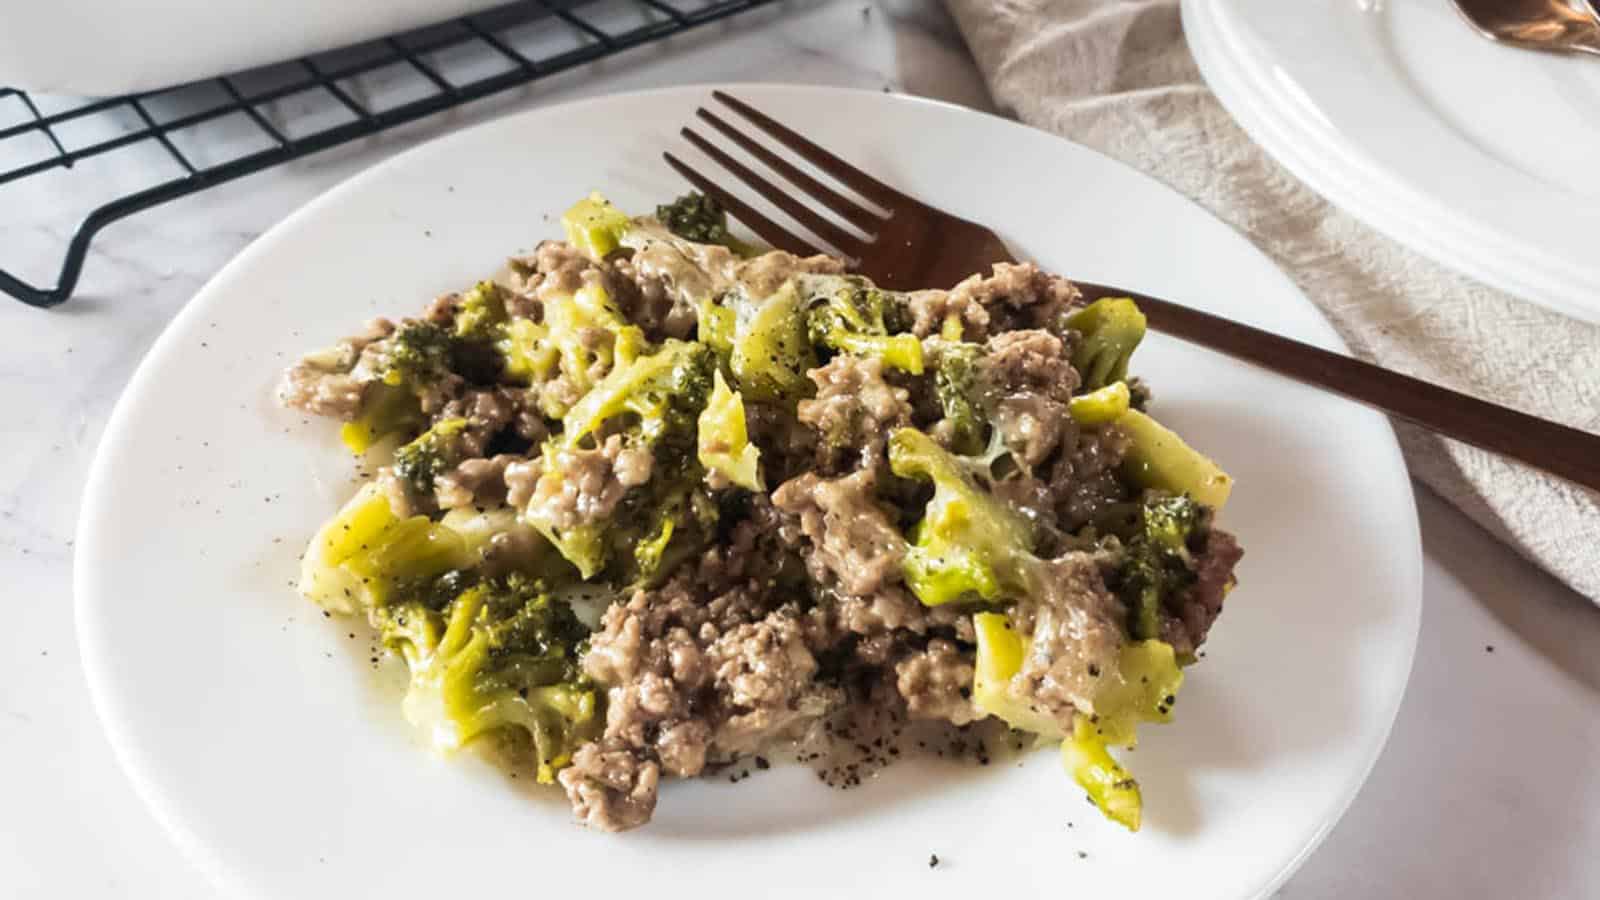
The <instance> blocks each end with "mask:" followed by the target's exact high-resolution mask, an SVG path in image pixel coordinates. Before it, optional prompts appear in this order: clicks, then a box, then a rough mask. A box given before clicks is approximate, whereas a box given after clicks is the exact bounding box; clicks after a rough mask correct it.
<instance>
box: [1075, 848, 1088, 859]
mask: <svg viewBox="0 0 1600 900" xmlns="http://www.w3.org/2000/svg"><path fill="white" fill-rule="evenodd" d="M1078 858H1079V859H1088V858H1089V854H1087V853H1085V852H1083V851H1082V850H1079V851H1078Z"/></svg>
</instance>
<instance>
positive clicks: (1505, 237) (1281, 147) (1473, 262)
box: [1180, 0, 1600, 322]
mask: <svg viewBox="0 0 1600 900" xmlns="http://www.w3.org/2000/svg"><path fill="white" fill-rule="evenodd" d="M1226 5H1227V3H1226V0H1181V2H1180V13H1181V18H1182V22H1183V30H1184V35H1185V37H1186V38H1187V41H1188V44H1189V49H1190V52H1191V54H1192V55H1193V57H1194V60H1195V63H1196V65H1197V67H1198V68H1199V70H1200V74H1201V77H1202V78H1203V79H1204V81H1205V84H1206V87H1208V88H1209V89H1210V90H1211V92H1212V93H1213V94H1214V95H1216V97H1217V99H1218V100H1219V101H1220V102H1221V103H1222V106H1223V108H1224V109H1226V110H1227V112H1228V114H1229V115H1230V116H1231V117H1232V118H1233V120H1234V121H1235V122H1237V123H1238V124H1239V126H1240V128H1242V129H1243V130H1244V132H1245V133H1246V134H1247V135H1248V136H1249V137H1250V139H1251V140H1252V141H1254V142H1255V143H1256V144H1257V145H1259V146H1260V147H1261V148H1262V149H1263V150H1265V151H1266V152H1267V154H1268V155H1269V156H1270V157H1271V158H1272V159H1273V160H1274V161H1275V162H1277V163H1278V164H1279V165H1282V166H1283V167H1284V168H1285V169H1287V170H1288V171H1289V173H1290V174H1292V175H1293V176H1294V177H1295V178H1297V179H1299V180H1300V181H1301V182H1302V183H1304V184H1305V185H1306V186H1307V187H1309V188H1310V189H1311V190H1312V191H1314V192H1315V193H1317V194H1319V195H1321V196H1322V197H1324V198H1325V199H1327V200H1328V201H1330V202H1331V203H1333V204H1334V205H1335V206H1337V207H1338V208H1339V209H1340V210H1342V211H1344V212H1346V213H1349V214H1350V215H1351V216H1353V217H1355V218H1356V219H1358V220H1360V221H1361V222H1362V223H1363V224H1365V225H1367V226H1368V227H1370V228H1372V229H1373V230H1375V231H1377V232H1379V233H1381V234H1383V235H1384V236H1385V237H1388V238H1389V239H1391V240H1393V241H1395V242H1396V243H1399V244H1401V245H1402V246H1404V247H1406V248H1408V249H1411V250H1414V251H1416V252H1418V253H1420V254H1422V255H1423V256H1426V257H1428V258H1429V259H1431V260H1433V261H1434V262H1436V263H1438V264H1440V265H1442V266H1444V267H1445V268H1447V269H1449V270H1451V271H1453V272H1456V273H1458V274H1461V275H1465V276H1466V277H1468V278H1471V279H1473V280H1475V281H1478V282H1480V283H1482V284H1484V285H1487V286H1489V287H1492V288H1495V289H1497V290H1500V291H1503V292H1505V293H1508V294H1510V295H1512V296H1513V297H1516V298H1518V299H1520V300H1524V301H1526V302H1529V303H1533V304H1536V305H1538V306H1541V307H1543V308H1545V309H1549V310H1551V311H1553V312H1557V313H1560V314H1562V315H1565V316H1569V317H1571V318H1574V319H1577V320H1580V321H1587V322H1600V302H1597V301H1596V300H1595V299H1594V298H1595V297H1597V296H1600V266H1594V265H1589V266H1585V265H1584V264H1583V263H1581V262H1578V261H1575V260H1572V259H1569V258H1567V257H1566V256H1565V255H1564V254H1561V253H1552V252H1550V251H1548V250H1547V249H1546V248H1544V247H1543V246H1542V245H1541V244H1539V243H1538V242H1535V241H1528V240H1526V239H1525V238H1524V237H1522V236H1521V233H1520V232H1519V231H1518V230H1517V229H1514V228H1507V227H1504V226H1501V225H1498V224H1496V223H1491V222H1484V221H1480V220H1479V219H1478V218H1475V217H1463V216H1461V215H1460V214H1459V211H1456V210H1453V209H1451V208H1450V206H1449V204H1448V203H1447V202H1445V201H1444V200H1443V199H1441V198H1438V197H1435V196H1434V195H1433V194H1431V193H1429V192H1426V191H1423V190H1420V189H1418V188H1416V187H1414V186H1412V185H1409V184H1406V183H1405V182H1404V181H1403V180H1402V179H1401V178H1400V177H1399V176H1398V175H1396V174H1395V173H1393V172H1391V171H1390V169H1389V167H1388V166H1387V165H1386V164H1385V163H1384V162H1383V161H1382V160H1380V159H1376V158H1373V157H1371V156H1370V155H1368V154H1367V153H1366V152H1365V151H1363V150H1362V148H1361V147H1360V146H1359V145H1357V144H1355V143H1353V142H1351V141H1349V140H1347V139H1346V138H1345V136H1344V135H1342V134H1341V133H1340V132H1338V131H1337V130H1335V129H1333V128H1326V129H1313V128H1312V127H1310V126H1309V125H1308V124H1306V123H1305V122H1303V121H1302V118H1303V117H1301V116H1297V115H1296V114H1295V113H1294V112H1293V111H1292V107H1293V105H1294V101H1293V98H1291V97H1289V96H1287V95H1286V93H1285V92H1284V91H1275V90H1273V89H1272V88H1271V86H1270V85H1268V84H1267V79H1265V78H1264V77H1262V76H1261V75H1260V73H1259V72H1254V73H1251V72H1250V71H1248V70H1249V69H1250V67H1251V66H1252V64H1253V65H1254V66H1256V67H1260V66H1265V65H1270V63H1269V62H1268V61H1267V60H1265V59H1262V58H1257V54H1256V53H1255V52H1253V51H1252V49H1251V42H1250V41H1247V40H1244V39H1243V38H1242V37H1241V36H1240V35H1239V34H1237V33H1236V32H1237V31H1238V27H1237V26H1236V27H1235V28H1233V29H1231V30H1230V27H1229V25H1228V23H1227V22H1225V21H1224V18H1225V15H1224V13H1223V11H1222V10H1223V7H1225V6H1226ZM1375 183H1379V184H1383V185H1384V189H1383V190H1372V186H1373V185H1374V184H1375ZM1508 249H1510V250H1512V251H1514V252H1508ZM1585 269H1587V271H1584V270H1585Z"/></svg>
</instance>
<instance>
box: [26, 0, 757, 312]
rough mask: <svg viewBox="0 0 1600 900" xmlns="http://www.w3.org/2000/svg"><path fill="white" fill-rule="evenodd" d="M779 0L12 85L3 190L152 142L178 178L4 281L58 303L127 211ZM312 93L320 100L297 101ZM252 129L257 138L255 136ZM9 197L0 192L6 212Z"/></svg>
mask: <svg viewBox="0 0 1600 900" xmlns="http://www.w3.org/2000/svg"><path fill="white" fill-rule="evenodd" d="M775 2H776V0H625V2H619V0H609V2H607V0H567V2H560V0H526V2H517V3H511V4H508V5H506V6H502V7H497V8H495V9H492V10H489V11H486V12H483V13H479V14H475V15H471V16H466V17H463V18H459V19H455V20H453V21H450V22H446V23H443V24H440V25H434V26H429V27H427V28H423V29H419V30H416V31H411V32H406V33H404V34H399V35H394V36H391V37H387V38H383V39H380V40H377V41H371V42H368V43H364V44H360V45H357V46H354V47H347V48H342V49H340V50H337V51H330V52H329V53H325V54H317V55H315V56H311V57H306V58H302V59H298V60H294V61H292V62H287V63H282V64H279V65H276V66H270V67H266V68H264V69H258V70H253V71H250V72H244V73H237V74H233V75H226V76H222V77H217V78H212V79H208V80H206V81H200V82H195V83H192V84H187V85H182V86H179V87H175V88H169V89H166V90H162V91H153V92H149V93H144V94H131V95H128V96H123V97H113V98H106V99H95V100H82V99H77V100H70V99H68V100H58V101H57V102H56V103H55V104H54V105H55V106H56V107H59V108H54V109H52V108H51V105H50V104H49V103H48V102H47V101H45V100H44V98H38V97H32V96H29V94H27V93H25V92H23V91H21V90H17V89H15V88H6V87H0V192H3V191H4V189H5V188H6V187H7V186H8V185H20V184H22V183H23V182H26V181H29V180H33V179H39V178H41V177H44V176H46V175H49V174H51V173H54V174H57V175H59V174H60V173H61V172H63V171H65V170H73V169H74V168H75V167H77V166H78V165H79V164H80V163H84V162H85V161H88V160H93V159H97V158H104V157H107V156H109V155H114V154H119V153H133V152H137V151H143V152H149V151H150V149H151V148H155V149H156V152H157V155H158V156H162V157H165V160H164V161H165V162H166V163H167V165H168V166H169V167H170V166H173V165H175V166H176V168H175V169H174V170H173V172H174V174H173V175H172V176H171V177H169V178H166V179H164V180H159V181H157V182H156V183H154V184H151V185H148V186H144V185H140V186H138V187H137V188H136V189H129V190H127V191H126V192H124V193H120V194H118V195H115V196H113V197H112V198H111V199H109V200H107V201H106V202H103V203H99V204H98V205H95V206H93V207H92V208H90V209H89V211H88V212H87V213H86V214H85V215H84V216H83V218H82V219H81V220H80V221H79V222H78V223H77V225H76V227H75V228H74V229H73V230H72V232H71V236H70V237H69V238H67V240H66V248H65V251H64V255H63V258H62V263H61V267H60V270H59V275H58V276H57V278H56V282H55V284H54V285H53V286H51V287H37V286H35V285H33V284H30V283H28V282H27V281H25V280H24V279H23V278H21V277H19V276H17V275H15V274H12V273H11V272H8V271H6V270H5V269H3V268H0V291H4V292H5V293H7V294H9V295H11V296H12V297H14V298H16V299H17V300H20V301H22V302H23V303H26V304H29V305H31V306H36V307H45V308H48V307H54V306H58V305H60V304H62V303H64V302H66V301H67V300H68V299H69V298H70V297H71V296H72V294H73V290H74V288H75V287H76V286H77V283H78V278H79V275H80V274H81V273H82V270H83V264H84V260H85V258H86V256H87V255H88V251H89V245H90V243H91V242H92V241H93V240H94V237H95V235H96V234H97V233H98V232H99V231H100V230H101V229H103V228H105V227H106V226H107V225H110V224H111V223H113V222H116V221H117V220H119V219H122V218H125V217H127V216H130V215H133V214H134V213H137V212H139V211H141V210H145V209H149V208H150V207H153V206H157V205H159V204H162V203H166V202H169V201H171V200H175V199H178V198H180V197H184V196H188V195H190V194H194V193H197V192H199V191H203V190H206V189H207V188H210V187H214V186H216V185H219V184H223V183H226V182H229V181H233V180H235V179H238V178H242V177H244V176H246V175H251V174H254V173H256V172H260V171H262V170H263V169H267V168H271V167H273V166H278V165H282V164H284V163H287V162H290V161H293V160H297V159H300V158H302V157H305V156H308V155H310V154H313V153H317V152H319V151H323V150H327V149H329V148H332V147H337V146H339V145H341V144H347V143H350V142H352V141H355V140H359V139H361V138H364V137H368V136H370V135H373V134H377V133H378V132H381V131H385V130H387V129H391V128H394V127H396V126H398V125H402V124H405V123H408V122H413V121H416V120H418V119H421V118H424V117H427V116H430V115H433V114H435V113H439V112H441V111H444V110H447V109H451V108H453V107H457V106H460V105H462V104H465V103H469V102H471V101H474V100H479V99H482V98H485V97H488V96H490V95H493V94H497V93H500V92H503V91H506V90H509V89H511V88H515V87H519V86H522V85H526V84H529V83H531V82H534V81H537V80H539V79H541V78H546V77H549V76H551V75H554V74H556V73H558V72H562V71H565V70H568V69H571V68H574V67H576V66H580V65H583V64H586V63H590V62H594V61H596V60H598V59H601V58H604V57H607V56H611V55H613V54H617V53H620V52H622V51H624V50H628V49H630V48H633V47H637V46H639V45H641V44H646V43H650V42H653V41H658V40H662V39H664V38H667V37H670V36H672V35H675V34H679V33H682V32H685V31H688V30H690V29H693V28H696V27H698V26H701V25H705V24H707V23H710V22H714V21H717V20H719V19H723V18H726V17H728V16H732V15H734V14H736V13H741V12H745V11H747V10H751V9H754V8H756V7H759V6H766V5H770V4H772V3H775ZM385 73H388V77H387V78H385V77H383V76H384V74H385ZM396 73H399V74H402V75H404V76H405V77H404V78H400V77H396ZM375 78H376V79H378V80H379V83H380V84H382V85H385V86H386V87H387V88H388V89H387V90H380V91H377V92H376V94H380V95H386V96H375V95H374V93H375V92H374V91H372V90H370V89H367V88H368V86H369V85H370V84H371V82H372V80H373V79H375ZM363 79H365V81H363ZM307 98H311V99H314V100H315V102H311V103H307V102H298V103H297V102H295V101H296V100H300V101H304V100H306V99H307ZM7 104H9V106H10V108H11V114H10V121H9V124H8V119H7V118H6V117H5V109H6V106H7ZM224 126H226V127H227V129H229V130H231V131H232V132H233V139H232V140H230V141H229V142H228V145H229V146H230V147H240V146H244V147H248V148H250V149H246V150H243V151H234V152H230V153H223V154H221V155H220V158H218V157H219V154H218V153H216V152H213V151H214V150H215V144H212V145H210V146H208V145H207V144H206V135H207V129H208V128H210V129H221V128H223V127H224ZM241 129H242V130H243V131H245V132H248V135H247V137H248V138H249V140H247V141H245V142H243V143H242V144H241V142H240V141H239V140H238V136H239V132H240V131H241ZM84 135H88V136H87V137H84ZM8 145H9V146H8ZM7 151H9V152H7ZM3 201H4V195H3V193H0V215H4V214H5V210H6V208H7V207H6V204H5V203H4V202H3Z"/></svg>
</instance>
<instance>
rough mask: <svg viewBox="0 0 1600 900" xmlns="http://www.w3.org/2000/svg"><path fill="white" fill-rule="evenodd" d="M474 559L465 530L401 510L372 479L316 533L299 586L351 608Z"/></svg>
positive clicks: (337, 608)
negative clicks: (408, 515) (463, 536)
mask: <svg viewBox="0 0 1600 900" xmlns="http://www.w3.org/2000/svg"><path fill="white" fill-rule="evenodd" d="M470 561H471V559H470V554H469V553H468V549H467V547H466V544H465V542H463V541H462V540H461V538H460V536H458V535H456V534H455V533H454V532H452V531H451V530H450V529H448V528H445V527H444V526H442V525H438V524H435V523H434V522H431V521H429V520H428V517H427V516H413V517H411V518H409V519H402V518H400V517H398V516H396V515H395V514H394V512H393V511H392V510H391V509H390V507H389V500H388V497H387V496H386V495H385V494H384V492H383V490H382V488H380V487H379V485H378V484H377V482H368V483H367V484H365V485H363V486H362V488H361V490H360V491H357V492H356V495H355V496H354V497H351V498H350V500H349V501H347V502H346V503H345V505H344V506H343V507H342V508H341V509H340V510H339V511H338V512H337V513H335V514H334V516H333V518H331V519H329V520H328V521H327V523H326V524H324V525H323V526H322V528H321V529H319V530H318V531H317V533H316V534H315V535H314V536H313V537H312V538H311V542H310V543H309V544H308V545H307V546H306V551H305V553H304V554H302V555H301V560H300V581H299V584H298V589H299V591H300V593H301V595H302V596H304V597H305V598H306V599H308V600H310V601H311V602H313V603H315V604H317V605H318V606H320V607H322V608H323V609H326V610H328V611H329V612H336V613H341V614H349V613H354V612H358V611H360V610H362V609H370V608H372V607H376V606H381V605H383V604H384V603H386V602H387V601H388V600H389V599H390V598H391V597H392V596H393V595H394V594H395V593H396V591H397V590H399V589H401V588H403V587H405V586H406V585H408V584H411V583H414V582H416V581H418V580H425V579H429V578H432V577H434V576H437V575H440V574H442V573H444V572H447V571H449V570H451V569H456V568H460V567H462V566H464V565H467V564H468V563H470Z"/></svg>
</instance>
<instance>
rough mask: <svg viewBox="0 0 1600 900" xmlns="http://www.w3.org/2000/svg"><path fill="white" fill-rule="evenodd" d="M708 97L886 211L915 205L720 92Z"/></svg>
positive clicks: (891, 189)
mask: <svg viewBox="0 0 1600 900" xmlns="http://www.w3.org/2000/svg"><path fill="white" fill-rule="evenodd" d="M711 96H713V97H715V98H716V99H718V100H720V101H722V102H723V103H724V104H726V105H727V106H729V107H730V108H732V109H733V111H734V112H736V113H738V114H739V115H741V116H743V117H744V118H746V119H748V120H749V121H750V122H751V123H752V124H754V125H755V126H756V127H757V128H760V129H761V130H762V131H765V132H766V133H767V134H769V135H771V136H772V137H773V138H775V139H776V140H777V141H778V143H780V144H782V145H783V146H785V147H788V148H789V149H790V150H793V151H794V152H795V153H797V154H799V155H800V156H802V157H804V158H805V159H806V160H808V161H810V162H811V163H812V164H813V165H815V166H816V167H817V168H819V169H821V170H822V171H824V172H827V173H828V174H829V175H832V176H833V177H834V178H837V179H839V181H840V183H842V184H845V185H848V186H849V187H850V188H851V189H853V190H854V191H856V193H858V194H860V195H861V196H863V197H866V198H867V199H868V200H871V201H872V202H874V203H876V204H878V205H879V206H882V207H884V208H886V209H894V208H895V207H898V206H905V205H906V204H908V203H916V201H915V200H912V199H911V198H910V197H907V196H906V195H905V194H902V193H900V192H899V191H897V190H895V189H894V188H892V187H889V186H888V185H887V184H884V183H883V182H881V181H879V180H878V179H876V178H873V177H872V176H871V175H868V174H867V173H865V172H863V171H861V170H860V169H858V168H856V167H855V166H852V165H850V164H849V163H847V162H845V161H844V160H842V159H840V158H839V157H837V156H834V155H833V154H832V153H829V152H828V151H826V150H824V149H822V148H821V147H819V146H817V145H816V144H813V143H812V142H810V141H808V140H806V139H805V138H803V137H801V136H800V135H798V134H796V133H795V132H794V131H791V130H790V129H789V128H787V127H785V126H783V125H781V124H779V123H778V122H777V120H775V119H773V118H772V117H771V116H768V115H767V114H766V113H763V112H761V111H760V110H757V109H756V108H755V107H753V106H751V105H750V104H748V103H746V102H744V101H743V100H739V99H737V98H734V97H730V96H728V95H727V94H725V93H723V92H722V91H712V92H711ZM918 205H920V204H918Z"/></svg>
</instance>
